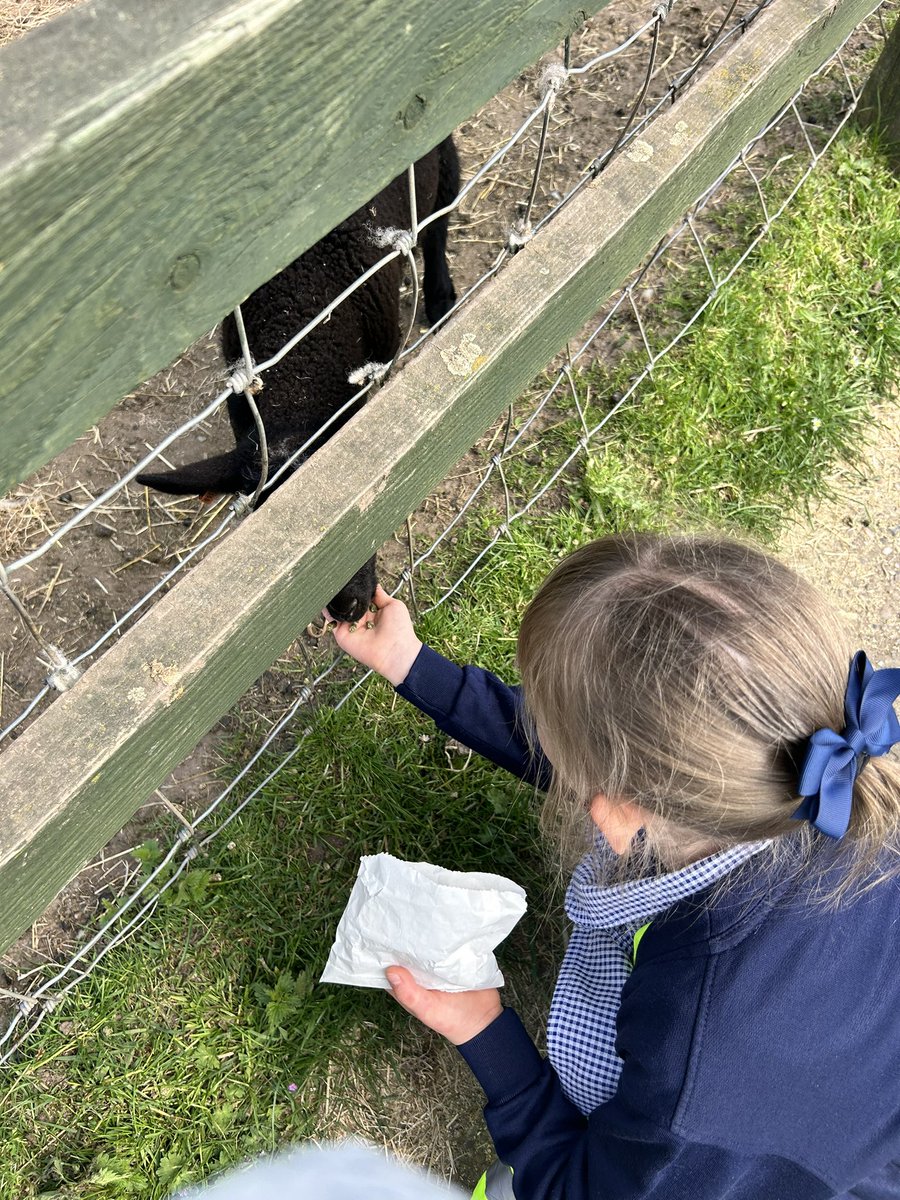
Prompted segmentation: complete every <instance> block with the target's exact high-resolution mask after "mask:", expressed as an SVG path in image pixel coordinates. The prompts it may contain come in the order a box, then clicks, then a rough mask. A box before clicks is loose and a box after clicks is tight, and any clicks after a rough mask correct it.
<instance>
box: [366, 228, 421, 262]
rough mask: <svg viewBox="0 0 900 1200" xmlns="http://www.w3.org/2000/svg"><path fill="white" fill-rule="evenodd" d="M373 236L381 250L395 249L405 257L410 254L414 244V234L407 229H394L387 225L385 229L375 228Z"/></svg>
mask: <svg viewBox="0 0 900 1200" xmlns="http://www.w3.org/2000/svg"><path fill="white" fill-rule="evenodd" d="M373 236H374V238H375V245H376V246H378V247H380V248H381V249H382V250H387V249H391V250H397V251H399V253H400V254H405V255H406V257H407V258H409V256H410V255H411V254H412V252H413V248H414V246H415V244H416V239H415V236H414V235H413V233H412V231H411V230H409V229H394V228H393V227H391V226H388V227H387V228H385V229H376V230H375V233H374V235H373Z"/></svg>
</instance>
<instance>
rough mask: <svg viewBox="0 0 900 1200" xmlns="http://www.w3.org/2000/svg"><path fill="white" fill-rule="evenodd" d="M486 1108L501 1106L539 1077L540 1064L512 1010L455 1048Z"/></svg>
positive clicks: (528, 1037) (527, 1036) (536, 1053)
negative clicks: (477, 1083)
mask: <svg viewBox="0 0 900 1200" xmlns="http://www.w3.org/2000/svg"><path fill="white" fill-rule="evenodd" d="M457 1049H458V1050H459V1052H460V1054H461V1055H462V1056H463V1058H464V1059H465V1060H466V1062H467V1063H468V1065H469V1068H470V1069H471V1071H472V1074H473V1075H474V1076H475V1078H476V1079H477V1080H478V1082H479V1083H480V1084H481V1086H482V1088H483V1089H484V1094H485V1096H486V1097H487V1100H488V1103H489V1104H502V1103H503V1102H504V1101H505V1100H509V1099H510V1098H511V1097H512V1096H516V1095H518V1094H519V1093H520V1092H522V1091H524V1090H525V1089H526V1088H527V1087H530V1086H531V1085H532V1084H533V1083H534V1082H535V1081H536V1080H537V1079H538V1077H539V1076H540V1075H542V1074H543V1069H544V1060H543V1059H542V1058H541V1056H540V1054H538V1051H537V1047H536V1046H535V1044H534V1042H533V1041H532V1040H531V1038H530V1036H529V1035H528V1033H527V1032H526V1030H525V1027H524V1025H523V1024H522V1022H521V1021H520V1020H519V1016H518V1014H517V1013H516V1012H515V1010H514V1009H512V1008H504V1010H503V1012H502V1013H501V1014H500V1016H499V1017H497V1019H496V1020H494V1021H492V1022H491V1024H490V1025H488V1027H487V1029H484V1030H482V1032H481V1033H479V1034H478V1035H477V1036H476V1037H473V1038H472V1039H471V1040H470V1041H468V1042H463V1044H462V1045H461V1046H458V1047H457Z"/></svg>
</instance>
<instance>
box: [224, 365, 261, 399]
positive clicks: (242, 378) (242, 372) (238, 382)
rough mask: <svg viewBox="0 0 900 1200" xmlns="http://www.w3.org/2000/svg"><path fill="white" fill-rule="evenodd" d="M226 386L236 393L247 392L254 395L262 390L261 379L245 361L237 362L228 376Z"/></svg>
mask: <svg viewBox="0 0 900 1200" xmlns="http://www.w3.org/2000/svg"><path fill="white" fill-rule="evenodd" d="M228 386H229V387H230V388H231V390H232V391H233V392H234V393H235V394H236V395H240V394H241V393H242V392H249V393H250V395H251V396H255V395H256V394H257V393H258V392H260V391H262V386H263V381H262V379H261V378H260V376H259V375H256V374H255V373H254V371H253V368H252V367H248V366H247V365H246V363H239V364H238V365H237V366H236V367H235V368H234V370H233V371H232V372H231V374H230V375H229V376H228Z"/></svg>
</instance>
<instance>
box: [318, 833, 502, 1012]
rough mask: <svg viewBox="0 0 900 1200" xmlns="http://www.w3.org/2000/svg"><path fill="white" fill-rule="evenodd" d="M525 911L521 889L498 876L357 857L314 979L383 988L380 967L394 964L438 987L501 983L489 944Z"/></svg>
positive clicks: (450, 988) (458, 989)
mask: <svg viewBox="0 0 900 1200" xmlns="http://www.w3.org/2000/svg"><path fill="white" fill-rule="evenodd" d="M525 909H526V902H525V892H524V891H523V889H522V888H520V887H519V885H518V884H517V883H513V882H512V880H510V879H504V878H503V876H502V875H488V874H485V873H483V872H480V871H468V872H466V871H448V870H446V869H445V868H444V867H435V866H432V865H431V863H411V862H403V861H402V860H401V859H399V858H394V856H393V855H391V854H370V855H365V856H364V857H363V858H361V859H360V862H359V874H358V875H357V877H356V882H355V883H354V885H353V890H352V891H351V893H350V899H349V900H348V901H347V907H346V909H345V910H344V914H343V916H342V917H341V919H340V922H339V924H338V927H337V933H336V935H335V941H334V945H333V946H332V948H331V953H330V954H329V956H328V962H327V963H326V964H325V970H324V971H323V972H322V980H321V982H322V983H349V984H353V985H354V986H355V987H375V988H388V987H389V985H388V982H387V979H386V978H385V975H384V971H385V967H390V966H393V965H395V964H396V965H399V966H401V967H407V968H408V969H409V970H410V971H411V972H412V974H413V977H414V978H415V980H416V982H417V983H419V984H421V985H422V986H423V987H427V988H436V989H438V990H439V991H443V992H468V991H471V990H474V989H476V988H488V987H502V986H503V975H502V973H501V971H500V968H499V967H498V966H497V960H496V958H494V955H493V950H494V947H495V946H496V945H498V943H500V942H502V941H503V939H504V938H505V937H506V935H507V934H508V933H509V932H510V930H511V929H512V928H513V927H514V926H515V924H516V922H517V921H518V920H519V918H520V917H521V916H522V914H523V913H524V912H525Z"/></svg>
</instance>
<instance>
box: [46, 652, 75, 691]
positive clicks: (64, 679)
mask: <svg viewBox="0 0 900 1200" xmlns="http://www.w3.org/2000/svg"><path fill="white" fill-rule="evenodd" d="M44 653H45V654H46V655H47V658H48V659H49V660H50V661H49V662H48V663H46V664H45V665H46V666H48V667H49V668H50V670H49V671H48V672H47V677H46V680H47V684H48V686H49V687H52V688H55V689H56V691H58V692H67V691H68V690H69V688H70V687H72V685H73V684H76V683H77V682H78V680H79V679H80V678H81V668H80V667H76V666H75V664H74V663H73V662H70V661H69V659H68V658H66V656H65V654H63V652H62V650H60V648H59V646H52V645H50V644H49V643H48V644H47V645H46V646H45V647H44Z"/></svg>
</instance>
